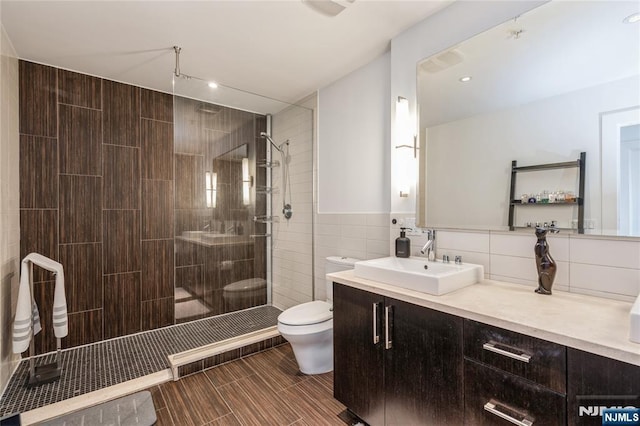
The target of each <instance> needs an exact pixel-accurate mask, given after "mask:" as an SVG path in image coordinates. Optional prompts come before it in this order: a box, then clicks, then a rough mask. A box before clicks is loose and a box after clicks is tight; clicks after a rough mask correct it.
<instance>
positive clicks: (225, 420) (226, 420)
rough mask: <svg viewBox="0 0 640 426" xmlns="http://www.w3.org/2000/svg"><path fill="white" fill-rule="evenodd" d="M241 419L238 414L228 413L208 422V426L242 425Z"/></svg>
mask: <svg viewBox="0 0 640 426" xmlns="http://www.w3.org/2000/svg"><path fill="white" fill-rule="evenodd" d="M241 425H242V423H240V420H238V418H237V417H236V416H234V415H233V413H231V414H227V415H226V416H222V417H220V418H217V419H215V420H214V421H212V422H210V423H207V426H241Z"/></svg>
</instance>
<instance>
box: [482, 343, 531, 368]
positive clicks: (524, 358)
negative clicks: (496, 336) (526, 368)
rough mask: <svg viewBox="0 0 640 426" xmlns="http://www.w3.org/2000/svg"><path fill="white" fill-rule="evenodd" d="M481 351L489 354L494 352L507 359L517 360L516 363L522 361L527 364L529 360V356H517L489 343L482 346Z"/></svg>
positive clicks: (522, 354) (523, 354) (521, 354)
mask: <svg viewBox="0 0 640 426" xmlns="http://www.w3.org/2000/svg"><path fill="white" fill-rule="evenodd" d="M482 349H485V350H487V351H490V352H495V353H497V354H500V355H504V356H508V357H509V358H513V359H517V360H518V361H522V362H526V363H529V360H530V359H531V355H527V354H525V353H519V354H517V353H513V352H509V351H507V350H504V349H500V348H498V347H497V346H496V345H495V344H494V343H491V342H489V343H485V344H484V345H482Z"/></svg>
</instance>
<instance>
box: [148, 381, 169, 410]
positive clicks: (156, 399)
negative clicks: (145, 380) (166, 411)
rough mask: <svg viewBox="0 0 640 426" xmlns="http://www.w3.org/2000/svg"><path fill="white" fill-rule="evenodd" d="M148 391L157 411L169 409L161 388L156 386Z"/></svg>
mask: <svg viewBox="0 0 640 426" xmlns="http://www.w3.org/2000/svg"><path fill="white" fill-rule="evenodd" d="M148 390H149V392H151V398H152V399H153V406H154V407H155V409H156V410H160V409H162V408H167V403H166V402H165V401H164V396H162V391H161V390H160V386H154V387H152V388H151V389H148Z"/></svg>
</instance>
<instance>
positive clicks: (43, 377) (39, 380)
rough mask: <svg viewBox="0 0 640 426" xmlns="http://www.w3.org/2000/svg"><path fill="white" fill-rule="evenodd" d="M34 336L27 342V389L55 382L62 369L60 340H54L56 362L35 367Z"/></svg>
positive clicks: (31, 283)
mask: <svg viewBox="0 0 640 426" xmlns="http://www.w3.org/2000/svg"><path fill="white" fill-rule="evenodd" d="M30 281H31V282H30V283H29V285H30V287H31V294H32V295H33V280H30ZM32 297H33V296H32ZM34 341H35V336H34V337H32V338H31V342H29V379H28V382H27V386H28V387H34V386H39V385H42V384H45V383H51V382H55V381H56V380H58V379H59V378H60V374H61V373H62V368H61V367H60V352H61V349H62V339H60V338H56V360H55V361H54V362H51V363H49V364H43V365H38V366H36V362H35V352H36V349H35V343H34Z"/></svg>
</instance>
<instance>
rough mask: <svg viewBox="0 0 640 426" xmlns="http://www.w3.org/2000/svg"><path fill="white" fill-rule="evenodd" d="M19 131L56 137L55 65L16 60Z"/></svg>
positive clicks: (56, 93) (26, 133)
mask: <svg viewBox="0 0 640 426" xmlns="http://www.w3.org/2000/svg"><path fill="white" fill-rule="evenodd" d="M19 72H20V83H19V86H20V101H19V102H20V105H19V112H20V114H19V115H20V134H24V135H32V136H46V137H50V138H57V137H58V110H57V109H58V103H57V102H58V100H57V99H58V91H57V87H58V82H57V73H56V69H55V68H51V67H48V66H46V65H40V64H34V63H33V62H25V61H20V63H19Z"/></svg>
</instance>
